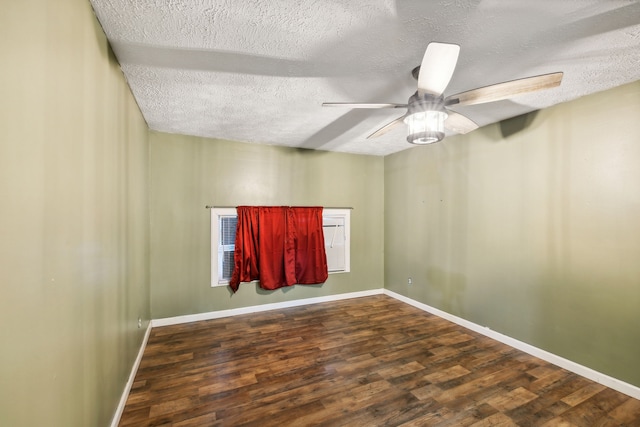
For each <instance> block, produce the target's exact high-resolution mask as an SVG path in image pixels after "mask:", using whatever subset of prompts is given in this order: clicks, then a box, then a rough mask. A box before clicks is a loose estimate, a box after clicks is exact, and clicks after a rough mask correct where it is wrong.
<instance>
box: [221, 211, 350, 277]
mask: <svg viewBox="0 0 640 427" xmlns="http://www.w3.org/2000/svg"><path fill="white" fill-rule="evenodd" d="M237 224H238V216H237V214H236V209H235V208H212V209H211V286H225V285H227V284H228V283H229V280H230V279H231V274H233V266H234V262H233V253H234V251H235V240H236V225H237ZM350 225H351V209H324V210H323V212H322V229H323V232H324V248H325V252H326V254H327V265H328V267H329V273H330V274H331V273H348V272H349V271H350V235H351V232H350Z"/></svg>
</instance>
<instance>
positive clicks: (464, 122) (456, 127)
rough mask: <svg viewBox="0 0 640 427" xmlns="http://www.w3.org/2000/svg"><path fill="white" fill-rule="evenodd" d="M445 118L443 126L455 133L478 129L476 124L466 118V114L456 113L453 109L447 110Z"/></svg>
mask: <svg viewBox="0 0 640 427" xmlns="http://www.w3.org/2000/svg"><path fill="white" fill-rule="evenodd" d="M447 114H448V116H447V119H446V120H445V121H444V127H446V128H447V129H449V130H452V131H454V132H456V133H461V134H465V133H469V132H471V131H472V130H475V129H478V127H479V126H478V124H477V123H476V122H474V121H473V120H471V119H470V118H468V117H467V116H463V115H462V114H460V113H456V112H455V111H451V110H447Z"/></svg>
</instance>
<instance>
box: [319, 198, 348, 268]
mask: <svg viewBox="0 0 640 427" xmlns="http://www.w3.org/2000/svg"><path fill="white" fill-rule="evenodd" d="M325 218H344V239H345V240H344V269H342V270H329V274H339V273H349V272H350V271H351V209H332V208H326V209H323V211H322V220H323V227H324V220H325Z"/></svg>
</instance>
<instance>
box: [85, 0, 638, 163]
mask: <svg viewBox="0 0 640 427" xmlns="http://www.w3.org/2000/svg"><path fill="white" fill-rule="evenodd" d="M91 3H92V4H93V7H94V9H95V12H96V15H97V17H98V19H99V20H100V22H101V24H102V26H103V28H104V30H105V32H106V34H107V37H108V39H109V42H110V43H111V46H112V47H113V50H114V52H115V54H116V57H117V58H118V61H119V62H120V64H121V66H122V70H123V72H124V74H125V76H126V78H127V80H128V82H129V85H130V86H131V90H132V91H133V94H134V96H135V98H136V100H137V102H138V104H139V105H140V108H141V110H142V113H143V115H144V117H145V119H146V121H147V123H148V124H149V127H150V128H151V129H154V130H158V131H164V132H170V133H179V134H186V135H196V136H206V137H212V138H220V139H228V140H235V141H244V142H251V143H261V144H271V145H284V146H290V147H304V148H310V149H318V150H330V151H341V152H350V153H360V154H374V155H386V154H390V153H393V152H397V151H400V150H404V149H407V148H410V147H413V146H412V145H410V144H408V143H407V142H406V139H405V137H406V128H405V127H404V126H398V127H397V128H396V129H394V130H393V131H391V132H389V133H387V134H385V135H384V136H382V137H379V138H375V139H368V140H367V139H366V136H367V135H369V134H370V133H371V132H373V131H374V130H376V129H377V128H379V127H381V126H383V125H384V124H386V123H387V122H389V121H391V120H393V119H395V118H396V117H398V116H400V115H402V114H403V112H404V110H400V111H399V110H393V109H388V110H350V109H342V108H326V107H325V108H323V107H322V106H321V104H322V103H323V102H395V103H406V102H407V99H408V98H409V96H410V95H412V94H413V92H415V89H416V81H415V80H414V79H413V78H412V77H411V70H412V69H413V68H414V67H416V66H417V65H419V64H420V61H421V60H422V56H423V54H424V51H425V49H426V46H427V45H428V44H429V42H431V41H440V42H447V43H456V44H459V45H460V46H461V50H460V58H459V61H458V65H457V68H456V71H455V73H454V75H453V78H452V80H451V83H450V84H449V87H448V88H447V90H446V92H445V95H449V94H452V93H456V92H461V91H465V90H468V89H473V88H476V87H480V86H486V85H489V84H493V83H498V82H501V81H505V80H513V79H517V78H522V77H528V76H531V75H537V74H543V73H550V72H555V71H563V72H564V79H563V81H562V84H561V86H560V87H557V88H553V89H549V90H545V91H541V92H537V93H535V94H527V95H520V96H518V97H516V98H513V99H511V100H506V101H498V102H494V103H490V104H482V105H474V106H467V107H460V108H459V109H458V111H459V112H462V113H464V114H465V115H467V116H468V117H469V118H471V119H473V120H474V121H476V122H477V123H478V124H480V125H481V126H483V125H486V124H489V123H494V122H498V121H500V120H503V119H507V118H510V117H514V116H517V115H521V114H523V113H526V112H529V111H533V110H537V109H540V108H544V107H548V106H551V105H554V104H558V103H561V102H565V101H568V100H571V99H575V98H578V97H581V96H584V95H587V94H589V93H593V92H598V91H602V90H605V89H609V88H612V87H615V86H619V85H622V84H625V83H629V82H632V81H636V80H640V2H638V1H629V0H626V1H623V0H608V1H601V0H599V1H598V0H590V1H587V0H562V1H558V0H536V1H532V0H510V1H504V0H475V1H473V0H470V1H462V0H441V1H425V0H406V1H401V0H397V1H392V0H368V1H367V0H351V1H349V0H333V1H331V0H325V1H318V0H297V1H291V0H252V1H239V0H238V1H232V0H137V1H131V0H91ZM441 143H447V139H446V138H445V140H444V141H443V142H441Z"/></svg>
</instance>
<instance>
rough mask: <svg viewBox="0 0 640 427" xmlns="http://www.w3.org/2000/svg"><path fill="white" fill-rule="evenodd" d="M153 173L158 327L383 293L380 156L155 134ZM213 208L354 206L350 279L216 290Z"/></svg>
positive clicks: (153, 254) (154, 296)
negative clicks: (222, 313) (215, 314)
mask: <svg viewBox="0 0 640 427" xmlns="http://www.w3.org/2000/svg"><path fill="white" fill-rule="evenodd" d="M150 168H151V178H150V181H151V200H150V212H151V240H150V243H151V244H150V247H151V312H152V316H153V318H154V319H158V318H166V317H173V316H179V315H186V314H194V313H205V312H211V311H218V310H225V309H231V308H239V307H246V306H253V305H261V304H268V303H274V302H282V301H290V300H297V299H304V298H312V297H319V296H327V295H334V294H341V293H347V292H357V291H365V290H371V289H380V288H382V287H383V277H384V253H383V246H384V232H383V227H384V159H383V158H382V157H376V156H360V155H352V154H341V153H334V152H326V151H313V150H303V149H293V148H287V147H275V146H265V145H258V144H245V143H240V142H229V141H221V140H215V139H208V138H198V137H191V136H180V135H170V134H166V133H159V132H151V137H150ZM207 205H212V206H238V205H267V206H268V205H299V206H304V205H316V206H317V205H320V206H326V207H353V211H352V213H351V215H352V221H351V222H352V224H351V272H350V273H342V274H332V275H330V276H329V279H328V280H327V282H326V283H324V284H322V285H313V286H301V285H296V286H293V287H291V288H285V289H280V290H276V291H271V292H266V291H263V290H261V289H259V288H258V287H257V285H255V284H249V283H246V284H242V285H241V286H240V290H239V291H238V292H237V293H236V294H232V293H231V292H230V291H229V288H228V287H214V288H212V287H211V286H210V283H211V281H210V256H211V250H210V220H209V218H210V216H209V215H210V212H209V210H208V209H205V206H207Z"/></svg>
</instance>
